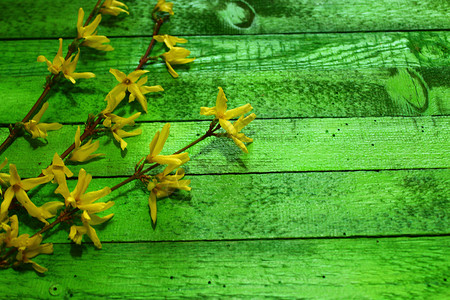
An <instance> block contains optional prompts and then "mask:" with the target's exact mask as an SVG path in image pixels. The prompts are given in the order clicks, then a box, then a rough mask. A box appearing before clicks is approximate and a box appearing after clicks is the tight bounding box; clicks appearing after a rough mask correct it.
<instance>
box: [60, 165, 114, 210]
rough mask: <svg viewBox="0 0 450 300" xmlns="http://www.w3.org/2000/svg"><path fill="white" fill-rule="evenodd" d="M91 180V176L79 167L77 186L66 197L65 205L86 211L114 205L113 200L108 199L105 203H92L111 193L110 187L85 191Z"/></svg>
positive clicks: (103, 208)
mask: <svg viewBox="0 0 450 300" xmlns="http://www.w3.org/2000/svg"><path fill="white" fill-rule="evenodd" d="M91 180H92V176H91V175H90V174H87V173H86V171H85V170H84V169H80V172H79V173H78V182H77V186H76V187H75V189H74V190H73V191H72V192H71V193H70V195H69V196H68V197H67V198H66V206H72V207H74V208H78V209H80V210H86V211H87V212H88V213H97V212H101V211H104V210H106V209H108V208H110V207H111V206H113V205H114V202H112V201H108V202H106V203H104V202H99V203H94V202H95V201H97V200H98V199H100V198H102V197H104V196H106V195H108V194H109V193H111V189H110V188H109V187H104V188H103V189H101V190H99V191H95V192H89V193H86V190H87V188H88V186H89V183H90V182H91Z"/></svg>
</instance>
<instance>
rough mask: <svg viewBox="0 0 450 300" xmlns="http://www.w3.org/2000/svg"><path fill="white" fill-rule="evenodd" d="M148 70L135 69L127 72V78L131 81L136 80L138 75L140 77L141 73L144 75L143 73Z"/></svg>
mask: <svg viewBox="0 0 450 300" xmlns="http://www.w3.org/2000/svg"><path fill="white" fill-rule="evenodd" d="M148 72H149V71H147V70H136V71H133V72H131V73H130V74H128V76H127V78H128V79H129V80H130V81H131V82H133V83H134V82H136V80H138V78H139V77H141V76H142V75H144V74H145V73H148Z"/></svg>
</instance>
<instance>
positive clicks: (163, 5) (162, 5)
mask: <svg viewBox="0 0 450 300" xmlns="http://www.w3.org/2000/svg"><path fill="white" fill-rule="evenodd" d="M172 8H173V3H172V2H166V0H158V3H156V5H155V8H153V11H154V12H155V11H163V12H167V13H169V14H171V15H172V16H173V10H172Z"/></svg>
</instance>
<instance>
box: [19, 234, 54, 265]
mask: <svg viewBox="0 0 450 300" xmlns="http://www.w3.org/2000/svg"><path fill="white" fill-rule="evenodd" d="M41 242H42V235H40V234H38V235H35V236H33V237H30V236H29V235H28V234H22V235H20V236H19V237H17V238H14V239H13V240H12V241H11V242H10V245H11V246H12V247H16V248H17V250H18V253H17V255H16V260H17V262H16V263H14V265H16V266H17V265H20V264H31V265H32V267H33V269H35V270H36V271H37V272H39V273H44V272H46V271H48V269H47V268H45V267H43V266H41V265H39V264H37V263H35V262H34V261H32V260H31V258H33V257H35V256H36V255H38V254H52V253H53V244H51V243H46V244H42V245H41Z"/></svg>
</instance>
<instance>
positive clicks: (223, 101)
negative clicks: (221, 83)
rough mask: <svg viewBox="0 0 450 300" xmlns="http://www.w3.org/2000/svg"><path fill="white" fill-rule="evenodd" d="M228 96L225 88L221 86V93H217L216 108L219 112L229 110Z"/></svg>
mask: <svg viewBox="0 0 450 300" xmlns="http://www.w3.org/2000/svg"><path fill="white" fill-rule="evenodd" d="M227 101H228V100H227V97H225V93H224V92H223V89H222V88H221V87H219V93H218V94H217V99H216V110H217V113H219V114H223V113H225V111H226V110H227Z"/></svg>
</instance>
